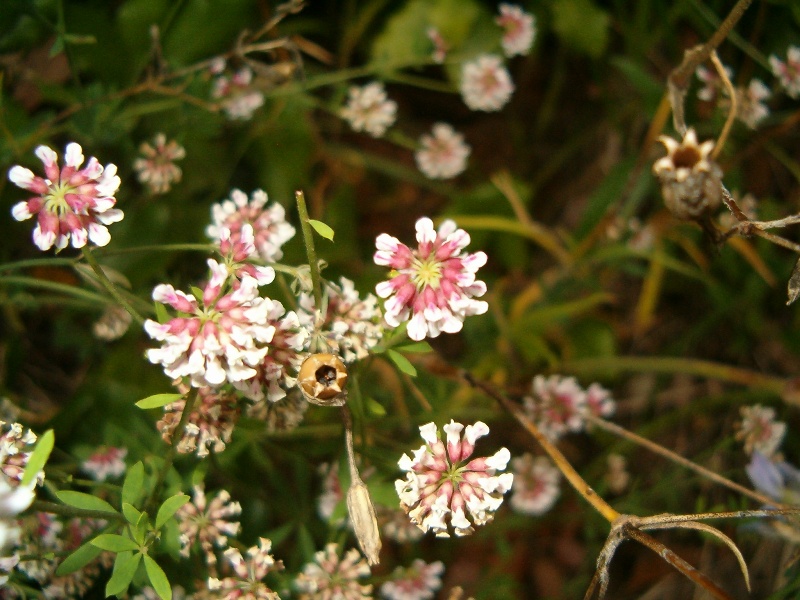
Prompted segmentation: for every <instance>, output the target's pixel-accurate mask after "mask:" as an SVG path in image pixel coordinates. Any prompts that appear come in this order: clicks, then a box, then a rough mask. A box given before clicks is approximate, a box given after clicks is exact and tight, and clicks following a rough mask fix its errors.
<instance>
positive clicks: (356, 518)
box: [347, 479, 381, 565]
mask: <svg viewBox="0 0 800 600" xmlns="http://www.w3.org/2000/svg"><path fill="white" fill-rule="evenodd" d="M347 511H348V512H349V513H350V522H351V523H352V524H353V531H354V532H355V534H356V538H357V539H358V545H359V546H361V551H362V552H363V553H364V556H366V557H367V562H368V563H369V564H370V565H377V564H378V563H379V562H380V558H379V554H380V551H381V536H380V533H379V532H378V519H377V518H376V517H375V507H374V506H373V505H372V499H371V498H370V497H369V490H368V489H367V486H366V484H365V483H364V482H363V481H361V479H356V480H355V481H353V482H352V483H351V484H350V489H349V490H348V492H347Z"/></svg>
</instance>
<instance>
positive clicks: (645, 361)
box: [559, 356, 788, 396]
mask: <svg viewBox="0 0 800 600" xmlns="http://www.w3.org/2000/svg"><path fill="white" fill-rule="evenodd" d="M559 368H560V369H561V370H562V371H565V372H569V373H575V374H578V375H585V376H589V377H595V376H601V375H602V376H607V375H608V376H611V375H616V374H618V373H620V372H622V371H634V372H650V373H681V374H685V375H695V376H698V377H707V378H709V379H719V380H721V381H728V382H731V383H738V384H741V385H745V386H747V387H749V388H751V389H757V390H763V391H766V392H770V393H773V394H777V395H779V396H780V395H782V394H783V393H784V391H785V388H786V385H787V383H788V382H787V380H786V379H784V378H783V377H776V376H774V375H764V374H763V373H758V372H756V371H750V370H747V369H741V368H739V367H731V366H729V365H723V364H719V363H715V362H711V361H708V360H699V359H696V358H674V357H659V356H610V357H599V358H582V359H577V360H571V361H566V362H564V363H561V365H560V367H559Z"/></svg>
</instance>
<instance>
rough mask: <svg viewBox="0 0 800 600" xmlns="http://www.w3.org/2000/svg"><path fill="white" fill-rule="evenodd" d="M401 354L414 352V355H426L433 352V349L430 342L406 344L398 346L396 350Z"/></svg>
mask: <svg viewBox="0 0 800 600" xmlns="http://www.w3.org/2000/svg"><path fill="white" fill-rule="evenodd" d="M396 349H397V350H398V351H400V352H412V353H425V352H433V348H431V345H430V344H429V343H428V342H414V343H413V344H404V345H402V346H398V347H397V348H396Z"/></svg>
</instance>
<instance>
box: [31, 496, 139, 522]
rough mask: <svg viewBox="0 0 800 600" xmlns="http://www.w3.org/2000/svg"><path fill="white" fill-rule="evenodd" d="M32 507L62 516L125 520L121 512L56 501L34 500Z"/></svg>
mask: <svg viewBox="0 0 800 600" xmlns="http://www.w3.org/2000/svg"><path fill="white" fill-rule="evenodd" d="M31 509H32V510H35V511H38V512H46V513H51V514H54V515H60V516H62V517H80V518H83V519H104V520H106V521H107V520H109V519H115V520H117V521H125V517H123V516H122V515H121V514H119V513H115V512H114V513H112V512H106V511H104V510H87V509H85V508H77V507H75V506H68V505H66V504H56V503H55V502H47V501H46V500H34V501H33V503H32V504H31Z"/></svg>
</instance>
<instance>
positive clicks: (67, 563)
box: [56, 541, 102, 576]
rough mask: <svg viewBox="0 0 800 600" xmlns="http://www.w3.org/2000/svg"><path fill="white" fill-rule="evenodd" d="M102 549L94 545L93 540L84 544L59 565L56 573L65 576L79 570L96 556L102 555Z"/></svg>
mask: <svg viewBox="0 0 800 600" xmlns="http://www.w3.org/2000/svg"><path fill="white" fill-rule="evenodd" d="M101 552H102V550H101V549H100V548H98V547H97V546H94V545H92V542H91V541H88V542H86V543H85V544H84V545H83V546H81V547H80V548H78V549H77V550H75V552H73V553H72V554H70V555H69V556H68V557H67V558H65V559H64V561H63V562H62V563H61V564H60V565H58V568H57V569H56V575H58V576H63V575H69V574H70V573H74V572H75V571H79V570H80V569H82V568H83V567H85V566H86V565H88V564H89V563H90V562H92V561H93V560H94V559H95V558H97V557H98V556H100V553H101Z"/></svg>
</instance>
